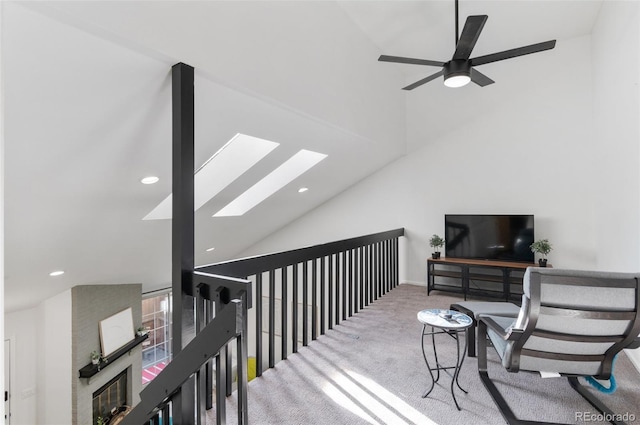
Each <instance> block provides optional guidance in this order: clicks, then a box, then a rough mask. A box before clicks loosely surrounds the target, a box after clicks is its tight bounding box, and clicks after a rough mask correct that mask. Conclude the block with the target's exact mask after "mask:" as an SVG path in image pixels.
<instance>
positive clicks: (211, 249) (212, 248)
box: [207, 247, 215, 252]
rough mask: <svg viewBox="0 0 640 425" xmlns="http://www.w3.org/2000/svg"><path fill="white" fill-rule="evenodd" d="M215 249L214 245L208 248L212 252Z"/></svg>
mask: <svg viewBox="0 0 640 425" xmlns="http://www.w3.org/2000/svg"><path fill="white" fill-rule="evenodd" d="M214 249H215V248H214V247H211V248H207V252H211V251H213V250H214Z"/></svg>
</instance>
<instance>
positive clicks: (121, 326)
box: [100, 307, 135, 357]
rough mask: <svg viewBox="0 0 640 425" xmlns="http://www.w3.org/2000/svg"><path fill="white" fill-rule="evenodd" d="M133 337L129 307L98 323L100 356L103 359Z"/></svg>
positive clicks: (131, 316)
mask: <svg viewBox="0 0 640 425" xmlns="http://www.w3.org/2000/svg"><path fill="white" fill-rule="evenodd" d="M134 337H135V334H134V329H133V313H132V312H131V307H129V308H127V309H126V310H122V311H121V312H120V313H117V314H114V315H113V316H111V317H108V318H106V319H104V320H101V321H100V345H101V346H102V355H103V356H105V357H108V356H109V355H110V354H111V353H113V352H114V351H116V350H117V349H118V348H120V347H122V346H123V345H125V344H126V343H128V342H129V341H131V340H132V339H134Z"/></svg>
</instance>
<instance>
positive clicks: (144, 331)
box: [136, 326, 149, 336]
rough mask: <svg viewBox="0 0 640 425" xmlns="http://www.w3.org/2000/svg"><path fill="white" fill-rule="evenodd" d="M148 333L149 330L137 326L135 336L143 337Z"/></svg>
mask: <svg viewBox="0 0 640 425" xmlns="http://www.w3.org/2000/svg"><path fill="white" fill-rule="evenodd" d="M148 333H149V329H147V328H146V327H145V326H139V327H138V329H136V335H138V336H145V335H146V334H148Z"/></svg>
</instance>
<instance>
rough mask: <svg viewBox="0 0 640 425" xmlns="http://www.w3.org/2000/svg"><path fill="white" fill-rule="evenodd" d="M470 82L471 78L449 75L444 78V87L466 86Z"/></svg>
mask: <svg viewBox="0 0 640 425" xmlns="http://www.w3.org/2000/svg"><path fill="white" fill-rule="evenodd" d="M470 82H471V77H470V76H468V75H450V76H448V77H445V78H444V85H445V86H447V87H452V88H457V87H462V86H466V85H467V84H469V83H470Z"/></svg>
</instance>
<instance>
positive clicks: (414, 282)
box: [401, 280, 427, 286]
mask: <svg viewBox="0 0 640 425" xmlns="http://www.w3.org/2000/svg"><path fill="white" fill-rule="evenodd" d="M405 284H407V285H415V286H427V285H426V284H425V283H424V282H423V281H419V280H404V281H403V282H402V283H401V285H405Z"/></svg>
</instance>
